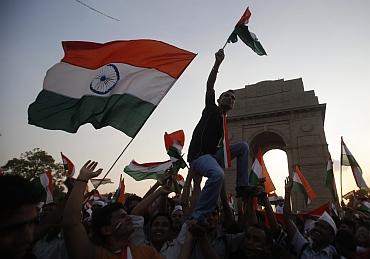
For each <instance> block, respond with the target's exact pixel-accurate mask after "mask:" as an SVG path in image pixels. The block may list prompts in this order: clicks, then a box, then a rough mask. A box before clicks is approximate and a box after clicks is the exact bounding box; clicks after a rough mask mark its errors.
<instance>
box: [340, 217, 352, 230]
mask: <svg viewBox="0 0 370 259" xmlns="http://www.w3.org/2000/svg"><path fill="white" fill-rule="evenodd" d="M355 228H356V224H355V221H354V220H353V219H352V218H350V217H346V216H344V218H343V219H342V220H341V221H340V223H339V229H342V230H348V231H350V232H351V233H352V234H354V233H355Z"/></svg>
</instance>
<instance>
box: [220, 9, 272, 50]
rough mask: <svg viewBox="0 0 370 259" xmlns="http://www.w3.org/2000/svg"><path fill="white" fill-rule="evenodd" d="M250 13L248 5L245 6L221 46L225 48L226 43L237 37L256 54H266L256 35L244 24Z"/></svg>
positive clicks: (247, 20) (235, 40) (232, 41)
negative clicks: (245, 8) (232, 29)
mask: <svg viewBox="0 0 370 259" xmlns="http://www.w3.org/2000/svg"><path fill="white" fill-rule="evenodd" d="M251 15H252V14H251V12H250V10H249V7H247V10H245V12H244V14H243V15H242V17H241V18H240V19H239V21H238V22H237V24H236V25H235V28H234V31H233V32H232V33H231V34H230V36H229V38H228V39H227V42H226V43H225V45H224V47H223V48H225V46H226V44H227V43H230V42H231V43H235V42H237V41H238V37H239V38H240V39H241V40H242V41H243V42H244V43H245V44H246V45H247V46H249V47H250V48H251V49H252V50H253V51H254V52H255V53H257V55H259V56H263V55H267V54H266V51H265V49H264V48H263V47H262V44H261V43H260V42H259V40H258V38H257V36H256V35H255V34H254V33H253V32H250V31H249V29H248V26H247V25H246V24H248V22H249V18H250V17H251Z"/></svg>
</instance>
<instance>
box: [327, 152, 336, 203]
mask: <svg viewBox="0 0 370 259" xmlns="http://www.w3.org/2000/svg"><path fill="white" fill-rule="evenodd" d="M325 186H326V188H328V190H329V192H330V194H331V196H332V198H333V200H334V201H335V202H337V201H338V200H339V199H338V194H337V187H336V185H335V178H334V171H333V161H332V160H331V159H329V160H328V163H327V166H326V178H325Z"/></svg>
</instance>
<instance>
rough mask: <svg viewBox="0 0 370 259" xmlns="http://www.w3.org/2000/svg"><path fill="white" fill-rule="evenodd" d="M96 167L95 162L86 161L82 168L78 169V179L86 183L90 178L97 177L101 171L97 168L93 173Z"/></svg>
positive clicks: (96, 163)
mask: <svg viewBox="0 0 370 259" xmlns="http://www.w3.org/2000/svg"><path fill="white" fill-rule="evenodd" d="M97 165H98V162H95V161H91V160H89V161H87V162H86V163H85V164H84V166H83V167H82V168H81V169H80V175H79V176H78V179H81V180H84V181H88V180H90V179H91V178H94V177H97V176H98V175H99V174H101V172H102V171H103V169H102V168H99V169H98V170H96V171H95V172H94V169H95V168H96V166H97Z"/></svg>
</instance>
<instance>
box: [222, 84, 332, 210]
mask: <svg viewBox="0 0 370 259" xmlns="http://www.w3.org/2000/svg"><path fill="white" fill-rule="evenodd" d="M235 93H236V102H235V107H234V109H233V110H232V111H231V112H230V113H229V114H228V126H229V137H230V142H231V143H235V142H240V141H247V142H248V143H249V146H250V161H249V165H248V166H249V169H250V167H251V164H252V158H253V157H254V156H255V153H256V152H257V150H258V148H261V149H262V152H263V153H265V152H267V151H269V150H271V149H280V150H283V151H285V152H286V154H287V158H288V168H289V174H290V175H292V172H293V166H294V165H296V164H298V165H299V166H300V168H301V170H302V173H303V174H304V176H305V177H306V179H307V180H308V181H309V182H310V184H311V185H312V187H313V188H314V190H315V191H316V193H317V194H318V197H317V198H316V199H315V200H314V201H313V203H312V204H311V205H310V207H316V206H318V205H321V204H322V203H324V202H327V201H329V200H330V199H331V196H330V193H329V192H328V190H327V189H326V188H325V175H326V164H327V161H328V158H329V156H330V155H329V151H328V145H327V143H326V137H325V131H324V120H325V108H326V104H320V103H319V101H318V98H317V96H315V93H314V91H304V88H303V82H302V79H301V78H298V79H293V80H288V81H284V80H283V79H282V80H276V81H263V82H259V83H257V84H254V85H247V86H245V88H243V89H237V90H235ZM235 168H236V166H235V161H234V162H233V166H232V168H231V169H229V170H227V171H226V172H225V181H226V190H227V192H232V193H234V189H235V176H236V172H235ZM229 171H230V172H229ZM287 175H288V172H287ZM292 203H293V209H295V210H305V209H309V208H305V205H304V201H303V197H302V196H301V195H299V194H296V193H292Z"/></svg>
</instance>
